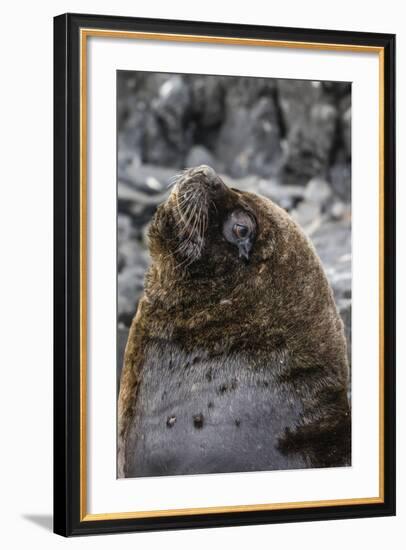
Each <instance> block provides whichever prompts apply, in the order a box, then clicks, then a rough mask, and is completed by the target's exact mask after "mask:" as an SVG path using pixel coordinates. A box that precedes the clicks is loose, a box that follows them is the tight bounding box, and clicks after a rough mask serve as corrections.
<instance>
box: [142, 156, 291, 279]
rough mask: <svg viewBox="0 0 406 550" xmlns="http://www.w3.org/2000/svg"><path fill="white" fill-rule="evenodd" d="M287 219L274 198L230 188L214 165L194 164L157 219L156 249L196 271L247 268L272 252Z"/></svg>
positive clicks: (158, 256)
mask: <svg viewBox="0 0 406 550" xmlns="http://www.w3.org/2000/svg"><path fill="white" fill-rule="evenodd" d="M281 219H282V218H281V209H279V208H278V207H277V206H276V205H275V204H273V203H272V202H271V201H269V200H268V199H265V198H263V197H260V196H258V195H256V194H254V193H249V192H242V191H239V190H237V189H233V188H229V187H228V186H227V185H226V184H225V183H224V181H223V180H222V179H221V178H220V176H219V175H218V174H217V173H216V172H215V171H214V170H213V169H212V168H211V167H209V166H207V165H202V166H198V167H195V168H190V169H188V170H185V171H184V172H182V173H181V174H180V175H179V176H178V178H177V180H176V182H175V184H174V187H173V190H172V192H171V194H170V196H169V197H168V199H167V201H166V202H165V203H164V204H162V205H161V206H160V207H159V208H158V210H157V212H156V214H155V216H154V218H153V220H152V223H151V227H150V231H149V243H150V253H151V256H152V258H153V260H154V259H155V260H158V261H159V263H160V265H161V267H162V268H165V267H168V266H169V267H170V268H172V269H176V270H178V272H183V273H186V274H187V273H188V274H193V275H194V276H198V275H201V276H204V275H209V276H212V275H217V276H219V275H221V274H225V273H227V274H230V273H236V272H238V273H244V272H247V270H248V269H249V268H250V266H252V265H255V264H258V262H263V261H264V260H266V259H268V258H270V257H271V256H272V253H273V250H274V248H275V243H276V239H277V234H278V232H280V229H281V227H280V225H281V224H280V221H281Z"/></svg>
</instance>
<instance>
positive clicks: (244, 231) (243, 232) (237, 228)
mask: <svg viewBox="0 0 406 550" xmlns="http://www.w3.org/2000/svg"><path fill="white" fill-rule="evenodd" d="M233 233H234V235H235V236H236V237H237V239H245V238H246V237H248V233H249V229H248V227H247V226H246V225H243V224H241V223H235V224H234V226H233Z"/></svg>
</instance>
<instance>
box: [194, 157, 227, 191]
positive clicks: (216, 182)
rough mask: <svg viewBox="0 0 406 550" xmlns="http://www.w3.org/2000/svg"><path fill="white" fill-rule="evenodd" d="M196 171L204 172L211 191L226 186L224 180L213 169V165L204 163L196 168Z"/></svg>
mask: <svg viewBox="0 0 406 550" xmlns="http://www.w3.org/2000/svg"><path fill="white" fill-rule="evenodd" d="M196 171H197V172H199V173H200V174H203V176H204V177H205V183H206V185H208V187H209V188H210V190H211V191H218V190H219V189H221V188H222V187H223V186H224V184H223V182H222V180H221V179H220V178H219V176H218V175H217V172H216V171H215V170H213V168H212V167H211V166H208V165H207V164H202V165H200V166H199V167H198V168H197V169H196Z"/></svg>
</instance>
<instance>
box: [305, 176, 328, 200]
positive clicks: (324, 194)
mask: <svg viewBox="0 0 406 550" xmlns="http://www.w3.org/2000/svg"><path fill="white" fill-rule="evenodd" d="M330 197H331V189H330V186H329V185H328V183H327V182H326V181H325V180H323V179H321V178H313V179H311V180H310V181H309V183H308V184H307V186H306V189H305V192H304V199H305V200H307V201H309V202H315V203H317V204H319V205H320V206H321V207H323V206H325V205H326V203H327V201H328V200H329V198H330Z"/></svg>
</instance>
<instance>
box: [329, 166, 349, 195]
mask: <svg viewBox="0 0 406 550" xmlns="http://www.w3.org/2000/svg"><path fill="white" fill-rule="evenodd" d="M329 179H330V181H331V187H332V189H333V191H334V192H335V193H336V195H337V196H338V197H339V198H340V199H341V200H342V201H343V202H346V203H349V202H351V165H350V164H347V163H343V162H337V163H336V164H334V166H332V167H331V169H330V178H329Z"/></svg>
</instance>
